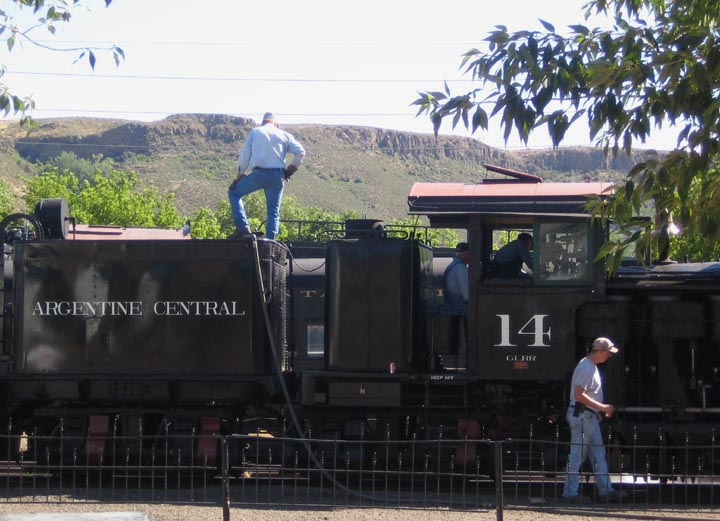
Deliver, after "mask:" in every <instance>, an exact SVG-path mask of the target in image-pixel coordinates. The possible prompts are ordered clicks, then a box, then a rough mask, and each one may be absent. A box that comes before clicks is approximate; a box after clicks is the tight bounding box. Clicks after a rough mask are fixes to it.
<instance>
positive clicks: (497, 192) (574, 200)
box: [408, 181, 613, 215]
mask: <svg viewBox="0 0 720 521" xmlns="http://www.w3.org/2000/svg"><path fill="white" fill-rule="evenodd" d="M612 193H613V185H612V184H610V183H537V182H535V183H533V182H530V183H528V182H518V181H507V182H488V183H483V184H463V183H415V184H414V185H413V187H412V189H411V190H410V195H409V196H408V205H409V206H410V210H409V211H410V213H411V214H422V215H431V214H458V213H462V214H483V213H509V214H517V213H522V214H578V213H580V214H586V213H587V212H586V211H585V210H584V205H585V203H587V201H588V198H589V197H604V196H609V195H612Z"/></svg>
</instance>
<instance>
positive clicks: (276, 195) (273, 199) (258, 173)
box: [228, 168, 285, 239]
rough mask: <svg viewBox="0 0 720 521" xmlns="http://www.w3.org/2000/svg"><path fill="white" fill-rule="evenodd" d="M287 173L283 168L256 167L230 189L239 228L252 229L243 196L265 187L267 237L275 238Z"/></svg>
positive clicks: (232, 205)
mask: <svg viewBox="0 0 720 521" xmlns="http://www.w3.org/2000/svg"><path fill="white" fill-rule="evenodd" d="M284 179H285V174H284V172H283V170H282V168H255V169H253V171H252V172H250V175H247V176H245V177H243V178H242V179H240V180H239V181H238V182H237V183H236V184H235V188H233V189H232V190H229V191H228V199H229V200H230V210H231V211H232V217H233V221H234V222H235V226H236V227H237V228H245V229H250V225H249V224H248V220H247V216H246V215H245V207H244V206H243V202H242V198H243V197H244V196H246V195H247V194H250V193H252V192H256V191H257V190H260V189H263V190H264V191H265V203H266V205H267V222H266V223H265V237H267V238H268V239H274V238H275V237H276V236H277V234H278V232H279V231H280V203H281V201H282V194H283V189H284V188H285V185H284Z"/></svg>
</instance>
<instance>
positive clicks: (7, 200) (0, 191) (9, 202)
mask: <svg viewBox="0 0 720 521" xmlns="http://www.w3.org/2000/svg"><path fill="white" fill-rule="evenodd" d="M14 207H15V195H14V194H13V193H12V190H11V189H10V185H8V183H7V181H5V180H4V179H0V218H2V217H5V216H7V215H9V214H10V213H12V211H13V208H14Z"/></svg>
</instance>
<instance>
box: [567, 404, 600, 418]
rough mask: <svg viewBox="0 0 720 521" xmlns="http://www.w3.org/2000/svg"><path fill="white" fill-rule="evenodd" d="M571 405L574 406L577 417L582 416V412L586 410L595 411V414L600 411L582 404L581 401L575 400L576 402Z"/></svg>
mask: <svg viewBox="0 0 720 521" xmlns="http://www.w3.org/2000/svg"><path fill="white" fill-rule="evenodd" d="M570 407H572V408H573V416H574V417H575V418H577V417H578V416H580V413H583V412H585V411H589V412H591V413H593V414H598V412H597V411H596V410H595V409H591V408H590V407H588V406H587V405H584V404H582V403H580V402H575V403H574V404H572V405H571V406H570Z"/></svg>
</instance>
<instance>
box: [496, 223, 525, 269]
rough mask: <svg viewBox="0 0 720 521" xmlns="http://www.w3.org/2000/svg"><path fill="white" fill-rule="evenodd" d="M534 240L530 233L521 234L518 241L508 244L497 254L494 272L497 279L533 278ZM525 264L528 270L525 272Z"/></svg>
mask: <svg viewBox="0 0 720 521" xmlns="http://www.w3.org/2000/svg"><path fill="white" fill-rule="evenodd" d="M532 249H533V238H532V235H530V234H529V233H525V232H523V233H521V234H519V235H518V236H517V239H515V240H514V241H511V242H509V243H507V244H506V245H505V246H503V247H502V248H500V249H499V250H498V251H497V253H496V254H495V259H494V261H493V272H494V274H495V276H497V277H503V278H525V277H532V271H531V270H532V266H533V258H532V254H531V253H530V251H532ZM523 264H525V266H526V268H527V270H523Z"/></svg>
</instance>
